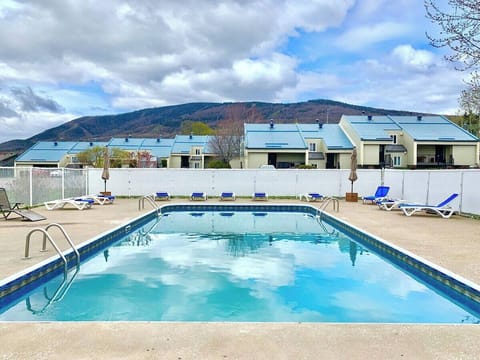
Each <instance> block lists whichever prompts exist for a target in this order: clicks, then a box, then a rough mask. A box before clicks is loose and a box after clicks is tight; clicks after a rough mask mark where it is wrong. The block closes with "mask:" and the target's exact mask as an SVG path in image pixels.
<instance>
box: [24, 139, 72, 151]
mask: <svg viewBox="0 0 480 360" xmlns="http://www.w3.org/2000/svg"><path fill="white" fill-rule="evenodd" d="M76 144H78V143H77V142H76V141H39V142H37V143H36V144H35V145H33V146H32V147H31V148H30V149H31V150H36V149H38V150H70V149H71V148H73V147H74V146H75V145H76Z"/></svg>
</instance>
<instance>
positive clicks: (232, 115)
mask: <svg viewBox="0 0 480 360" xmlns="http://www.w3.org/2000/svg"><path fill="white" fill-rule="evenodd" d="M245 114H246V111H245V106H243V105H241V104H236V105H232V106H230V107H229V108H228V110H227V115H226V118H225V120H222V121H219V122H218V123H217V129H216V131H215V135H214V136H212V137H211V139H210V142H209V145H210V151H211V152H213V153H214V154H217V156H218V158H219V160H220V161H222V162H223V163H225V164H229V163H230V160H232V159H233V158H234V157H236V156H240V149H241V146H242V142H243V128H244V116H245Z"/></svg>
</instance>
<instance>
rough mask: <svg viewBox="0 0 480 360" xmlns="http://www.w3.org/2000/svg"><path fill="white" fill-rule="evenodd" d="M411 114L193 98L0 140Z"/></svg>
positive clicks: (164, 133) (13, 143)
mask: <svg viewBox="0 0 480 360" xmlns="http://www.w3.org/2000/svg"><path fill="white" fill-rule="evenodd" d="M362 113H366V114H370V115H384V114H390V115H410V114H414V115H416V114H417V113H412V112H409V111H398V110H386V109H377V108H372V107H365V106H357V105H351V104H347V103H342V102H338V101H332V100H324V99H319V100H309V101H306V102H299V103H289V104H278V103H265V102H243V103H189V104H181V105H172V106H164V107H159V108H152V109H143V110H137V111H133V112H129V113H124V114H118V115H103V116H84V117H81V118H78V119H74V120H71V121H69V122H67V123H64V124H62V125H60V126H57V127H54V128H51V129H48V130H45V131H43V132H41V133H39V134H36V135H34V136H32V137H30V138H28V139H26V140H10V141H7V142H4V143H2V144H0V151H2V152H6V151H15V152H22V151H24V150H26V149H27V148H29V147H30V146H32V145H33V144H35V143H36V142H37V141H54V140H58V141H92V140H93V141H95V140H96V141H107V140H109V139H110V138H112V137H125V136H131V137H162V138H169V137H174V136H175V134H177V133H179V132H180V127H181V124H182V122H183V121H185V120H191V121H202V122H205V123H206V124H208V125H209V126H210V127H215V125H216V123H217V122H218V121H220V120H224V119H238V118H239V119H243V120H244V121H245V122H267V121H269V119H274V121H275V122H277V123H287V122H299V123H312V122H315V121H316V119H318V120H319V121H320V122H323V123H326V122H330V123H338V121H339V120H340V117H341V116H342V115H344V114H345V115H360V114H362Z"/></svg>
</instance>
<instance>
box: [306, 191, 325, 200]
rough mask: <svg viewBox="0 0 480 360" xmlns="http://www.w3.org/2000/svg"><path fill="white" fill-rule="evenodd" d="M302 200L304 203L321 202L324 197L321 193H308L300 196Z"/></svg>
mask: <svg viewBox="0 0 480 360" xmlns="http://www.w3.org/2000/svg"><path fill="white" fill-rule="evenodd" d="M300 200H301V201H303V200H305V201H320V200H323V195H320V194H319V193H306V194H301V195H300Z"/></svg>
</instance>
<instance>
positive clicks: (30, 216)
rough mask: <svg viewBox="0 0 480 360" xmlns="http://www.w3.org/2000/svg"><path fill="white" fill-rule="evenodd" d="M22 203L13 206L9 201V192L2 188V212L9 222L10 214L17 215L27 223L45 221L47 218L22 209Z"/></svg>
mask: <svg viewBox="0 0 480 360" xmlns="http://www.w3.org/2000/svg"><path fill="white" fill-rule="evenodd" d="M21 204H22V203H15V204H13V206H12V205H11V204H10V201H9V200H8V196H7V191H6V190H5V189H4V188H0V212H1V213H2V215H3V218H4V219H5V220H8V217H9V216H10V214H12V213H13V214H16V215H18V216H21V217H22V220H25V221H40V220H45V219H46V217H45V216H43V215H40V214H39V213H36V212H35V211H32V210H26V209H20V208H19V206H20V205H21Z"/></svg>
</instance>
